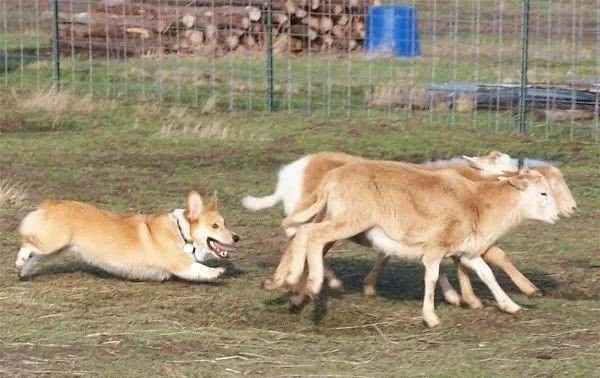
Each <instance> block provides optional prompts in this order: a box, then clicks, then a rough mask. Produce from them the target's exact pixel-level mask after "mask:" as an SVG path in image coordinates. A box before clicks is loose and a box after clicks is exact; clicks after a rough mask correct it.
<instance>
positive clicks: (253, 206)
mask: <svg viewBox="0 0 600 378" xmlns="http://www.w3.org/2000/svg"><path fill="white" fill-rule="evenodd" d="M281 199H282V198H281V196H280V195H279V194H278V193H277V192H275V193H273V194H271V195H269V196H265V197H253V196H246V197H244V198H243V199H242V206H244V207H245V208H246V209H248V210H251V211H258V210H262V209H266V208H269V207H273V206H275V205H277V204H278V203H279V202H280V201H281Z"/></svg>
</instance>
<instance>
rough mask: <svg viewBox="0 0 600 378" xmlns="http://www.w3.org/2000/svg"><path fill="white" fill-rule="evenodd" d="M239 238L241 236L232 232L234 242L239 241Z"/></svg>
mask: <svg viewBox="0 0 600 378" xmlns="http://www.w3.org/2000/svg"><path fill="white" fill-rule="evenodd" d="M240 239H241V238H240V237H239V235H236V234H233V242H234V243H237V242H239V241H240Z"/></svg>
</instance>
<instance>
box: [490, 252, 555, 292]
mask: <svg viewBox="0 0 600 378" xmlns="http://www.w3.org/2000/svg"><path fill="white" fill-rule="evenodd" d="M482 257H483V259H484V260H485V262H486V263H488V264H490V265H493V266H495V267H497V268H500V269H502V270H503V271H504V272H505V273H506V274H507V275H508V276H509V277H510V279H511V280H512V282H514V283H515V285H517V287H518V288H519V289H520V290H521V291H522V292H523V293H525V295H529V296H540V297H541V296H542V295H543V294H542V291H541V290H540V289H538V288H537V287H536V286H535V285H534V284H533V283H532V282H531V281H529V280H528V279H527V277H525V276H524V275H523V273H521V272H519V270H518V269H517V268H516V267H515V266H514V265H513V263H512V261H510V257H508V256H507V255H506V253H505V252H504V251H503V250H501V249H500V248H498V247H491V248H490V249H488V250H487V251H486V252H485V253H484V254H483V256H482Z"/></svg>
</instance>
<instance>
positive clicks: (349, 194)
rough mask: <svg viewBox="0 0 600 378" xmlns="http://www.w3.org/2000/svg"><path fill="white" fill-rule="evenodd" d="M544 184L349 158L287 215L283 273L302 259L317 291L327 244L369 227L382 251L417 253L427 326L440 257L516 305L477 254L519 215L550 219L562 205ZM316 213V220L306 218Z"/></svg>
mask: <svg viewBox="0 0 600 378" xmlns="http://www.w3.org/2000/svg"><path fill="white" fill-rule="evenodd" d="M549 192H550V187H549V184H548V182H547V181H546V179H545V178H544V177H543V176H542V175H541V174H540V173H538V172H535V171H526V170H523V171H521V172H519V174H518V175H515V176H513V177H510V178H506V179H505V180H503V182H497V181H493V182H490V181H481V182H474V181H470V180H468V179H466V178H465V177H463V176H461V175H460V174H459V173H457V172H456V171H455V170H451V169H446V170H440V171H425V170H423V169H419V168H415V167H414V166H411V165H408V164H403V163H395V162H384V161H360V162H355V163H349V164H346V165H343V166H341V167H338V168H336V169H334V170H332V171H330V172H329V173H328V174H327V175H326V176H325V178H324V179H323V181H322V182H321V184H320V185H319V188H318V189H317V191H316V192H315V193H314V194H313V195H312V196H311V197H313V204H312V205H311V206H310V207H308V208H307V209H306V210H304V211H300V212H298V213H295V214H293V215H292V216H290V217H288V218H286V219H285V220H284V222H283V225H284V227H286V228H289V227H292V226H293V227H296V226H297V233H296V235H295V238H294V239H293V240H292V242H291V249H292V255H291V264H290V269H289V273H288V272H284V274H283V276H285V273H288V274H287V277H286V279H285V281H286V283H287V284H288V285H289V286H296V285H297V284H298V282H299V280H300V276H301V274H302V272H303V269H304V262H305V260H306V261H307V262H308V268H309V273H308V278H307V283H306V286H307V288H308V290H309V291H310V292H311V293H312V294H317V293H318V292H320V290H321V287H322V283H323V278H324V271H323V254H322V251H323V249H324V247H325V246H326V245H327V244H329V243H332V242H335V241H337V240H342V239H347V238H350V237H352V236H354V235H357V234H361V233H364V232H366V231H369V230H370V231H369V234H370V235H371V237H370V242H371V243H372V244H373V245H374V246H376V247H378V248H379V249H381V250H383V251H384V252H385V253H386V254H388V255H396V256H400V257H403V258H416V259H418V258H420V259H421V260H422V262H423V264H424V265H425V269H426V273H425V299H424V304H423V316H424V320H425V322H426V323H427V324H428V325H429V326H430V327H433V326H436V325H438V324H439V319H438V317H437V315H436V314H435V312H434V307H433V293H434V289H435V285H436V283H437V281H438V276H439V265H440V262H441V260H442V259H443V258H444V257H453V258H455V259H458V260H460V262H461V263H462V264H463V265H465V266H466V267H468V268H470V269H472V270H474V271H475V272H476V273H477V274H478V276H479V277H480V278H481V279H482V281H484V283H486V285H487V286H488V287H489V288H490V289H491V290H492V293H493V294H494V296H495V298H496V301H497V302H498V304H499V307H500V309H501V310H503V311H505V312H508V313H515V312H517V311H519V309H520V307H519V306H518V305H517V304H516V303H514V302H513V301H512V300H511V299H510V298H509V297H508V296H507V295H506V293H504V291H503V290H502V289H501V288H500V286H499V285H498V283H497V282H496V280H495V278H494V275H493V273H492V272H491V270H490V268H489V266H488V265H487V264H486V263H485V262H484V260H483V259H482V258H481V255H482V254H483V252H485V251H486V250H487V249H488V248H489V247H490V246H491V245H492V244H493V243H494V242H495V241H496V240H497V239H498V238H499V237H500V236H502V235H503V234H504V233H506V232H507V231H508V230H509V229H510V228H512V227H514V226H515V225H517V224H518V223H519V222H521V221H522V220H524V219H537V220H541V221H544V222H547V223H551V224H552V223H554V222H555V221H556V220H557V219H558V213H559V211H558V208H557V206H556V203H555V201H554V198H553V197H552V196H551V195H549ZM316 216H318V218H319V219H320V220H321V221H320V222H313V223H305V222H308V221H310V220H312V219H313V218H314V217H316ZM304 223H305V224H304ZM298 225H300V226H298ZM277 284H279V282H277Z"/></svg>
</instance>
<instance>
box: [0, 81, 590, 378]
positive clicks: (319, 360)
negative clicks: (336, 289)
mask: <svg viewBox="0 0 600 378" xmlns="http://www.w3.org/2000/svg"><path fill="white" fill-rule="evenodd" d="M446 121H447V120H446V119H443V118H434V119H433V121H432V120H431V119H430V117H429V116H428V115H427V114H413V117H412V118H408V119H407V118H406V117H403V118H402V119H395V118H391V119H385V120H379V119H370V120H364V119H361V120H353V119H342V120H334V119H322V118H318V117H312V118H311V117H303V116H299V115H288V114H277V115H264V114H256V113H231V114H227V115H222V114H221V115H214V114H213V115H203V114H201V112H200V111H199V110H196V109H186V108H182V107H179V108H169V107H162V108H160V107H158V106H155V105H152V104H146V105H139V104H135V103H126V102H116V101H110V100H102V99H98V98H90V97H85V96H79V97H75V96H68V95H56V94H52V95H45V94H43V93H39V92H38V93H31V92H18V91H14V92H13V93H7V92H4V93H2V94H1V95H0V152H1V153H0V190H2V189H1V188H3V186H2V185H6V183H10V184H11V185H12V187H13V188H14V191H13V192H12V195H11V196H10V197H11V200H9V201H6V202H5V203H4V204H3V205H2V206H1V208H0V250H1V253H0V263H1V264H0V324H1V327H0V374H1V375H2V376H23V377H30V376H57V377H58V376H107V377H134V376H145V377H153V376H172V377H183V376H197V377H222V376H236V375H244V374H245V375H249V376H258V375H261V376H268V377H275V376H288V377H291V376H322V377H342V376H353V377H359V376H360V377H398V376H407V377H412V376H427V377H454V376H458V375H460V376H463V377H492V376H494V377H523V376H530V377H558V376H563V377H567V376H568V377H594V376H595V377H598V376H600V373H599V372H600V237H599V234H598V229H599V226H600V179H599V175H598V172H599V169H600V151H599V149H598V145H597V144H590V143H586V142H567V141H564V140H562V139H560V138H559V137H554V136H552V135H550V136H549V137H548V138H547V140H544V141H542V140H540V139H539V138H531V137H519V136H515V135H514V134H513V133H510V132H504V131H503V129H500V130H499V131H498V132H497V133H489V132H485V131H484V130H479V129H472V128H470V127H462V126H460V123H461V119H460V118H459V119H457V124H456V126H455V127H453V128H448V127H445V122H446ZM492 149H498V150H501V151H505V152H507V153H509V154H511V155H513V156H521V157H537V158H543V159H550V160H557V161H560V162H562V166H561V168H562V170H563V172H564V174H565V176H566V179H567V182H568V183H569V184H570V186H571V188H572V191H573V194H574V196H575V198H576V200H577V202H578V204H579V207H580V209H581V212H580V214H579V215H578V216H576V217H574V218H572V219H569V220H563V221H561V222H560V223H559V224H557V225H554V226H547V225H541V224H527V225H524V226H523V227H521V228H519V229H518V230H515V231H513V232H512V233H511V234H510V235H508V236H507V237H505V238H503V239H502V240H501V242H500V245H501V246H502V247H503V248H505V249H506V250H508V251H510V252H511V255H512V256H513V258H514V260H515V263H516V265H517V266H518V267H519V268H520V269H522V270H523V272H524V273H525V274H526V275H527V276H528V277H529V278H531V279H532V281H533V282H534V283H535V284H536V285H538V286H539V287H541V288H543V290H544V292H545V297H543V298H526V297H525V296H523V295H521V294H520V293H518V292H517V289H516V288H515V287H514V286H513V285H512V284H511V283H510V282H509V280H508V279H507V278H506V276H504V275H503V274H501V273H498V274H497V276H498V278H499V281H500V284H501V285H502V286H503V287H504V288H506V289H507V290H508V292H509V294H510V295H511V296H512V297H513V298H514V299H515V300H516V301H517V302H518V303H519V304H521V305H523V306H524V307H525V310H524V311H523V312H521V313H519V314H518V315H516V316H510V315H507V314H504V313H501V312H499V310H498V309H497V308H496V307H495V306H494V302H493V299H492V298H491V295H490V293H489V291H488V290H487V289H486V288H485V287H483V286H482V285H481V283H479V282H478V281H477V283H476V290H477V292H478V293H479V294H480V295H481V297H482V298H483V301H484V303H485V305H486V306H485V308H484V309H482V310H478V311H473V310H469V309H466V308H455V307H452V306H450V305H446V304H444V303H443V302H442V301H441V298H440V297H439V296H438V298H437V299H436V302H437V304H438V306H437V311H438V314H439V316H440V318H441V320H442V323H443V324H442V326H441V327H439V328H436V329H433V330H429V329H427V328H426V327H425V326H424V325H423V324H422V319H421V318H420V306H421V299H422V292H423V287H422V282H421V281H422V269H421V266H420V264H418V263H406V262H393V263H391V264H390V265H389V266H388V267H387V268H386V271H385V273H384V275H383V280H382V283H381V285H380V294H379V296H378V297H377V298H375V299H366V298H364V297H363V296H362V295H361V289H362V284H361V282H362V279H363V278H364V276H365V275H366V273H367V272H368V270H369V269H370V267H371V264H372V262H373V258H374V254H373V253H372V251H369V250H367V249H364V248H362V247H357V246H354V245H352V244H350V243H344V244H340V245H339V246H338V247H336V248H335V250H334V251H333V253H331V256H330V257H329V256H328V260H329V263H330V265H331V266H332V267H333V268H334V269H335V270H336V272H337V273H338V274H339V276H340V277H341V278H342V280H343V281H344V283H345V290H344V291H343V292H340V293H329V294H328V295H327V297H326V298H324V299H322V300H320V301H319V303H317V305H313V304H310V305H308V306H307V307H306V308H305V309H304V310H303V311H302V312H301V313H299V314H293V313H290V312H289V310H288V305H287V300H288V295H286V294H285V293H284V292H273V293H271V292H265V291H262V290H261V289H259V288H258V285H259V283H260V282H261V281H262V280H263V279H264V278H265V277H266V276H267V275H268V274H270V273H271V272H272V271H273V269H274V266H275V264H276V263H277V261H278V256H279V252H280V250H281V248H282V246H283V245H284V238H283V236H282V232H281V231H280V229H279V221H280V219H281V216H282V211H281V209H279V208H276V209H273V210H272V211H264V212H259V213H249V212H247V211H245V210H244V209H242V208H241V206H240V204H239V201H240V199H241V198H242V196H243V195H246V194H267V193H270V190H271V189H272V188H273V185H274V182H275V172H276V170H277V168H278V167H279V166H280V165H281V164H283V163H286V162H289V161H291V160H292V159H294V158H297V157H299V156H301V155H303V154H305V153H309V152H315V151H320V150H337V151H345V152H349V153H355V154H360V155H363V156H367V157H371V158H385V159H393V160H407V161H420V160H424V159H433V158H447V157H451V156H455V155H459V154H481V153H486V152H488V151H490V150H492ZM190 188H198V189H201V190H204V191H206V192H211V191H212V190H218V191H219V197H220V203H221V206H222V209H221V210H222V213H223V214H224V216H225V218H226V219H227V221H228V223H229V224H230V225H231V227H232V229H233V230H235V231H236V232H237V233H239V234H240V235H242V237H243V241H242V245H241V248H240V251H239V253H237V254H236V255H235V256H233V257H232V258H231V259H230V261H228V262H227V264H226V266H227V268H228V273H227V275H226V277H224V278H223V279H222V280H220V281H219V282H218V283H216V284H211V285H205V284H191V283H187V282H182V281H169V282H164V283H147V282H128V281H125V280H122V279H119V278H117V277H112V276H109V275H107V274H104V273H102V272H99V271H97V270H95V269H93V268H90V267H87V266H85V265H84V264H82V263H81V262H80V261H77V259H76V258H75V257H74V256H69V255H61V256H58V257H56V258H55V259H53V260H52V261H49V262H48V263H45V264H43V265H41V266H40V267H39V270H38V272H39V275H37V276H36V277H34V278H33V279H32V280H30V281H19V280H18V279H17V275H16V270H15V268H14V260H15V257H16V252H17V249H18V239H17V236H16V232H15V230H16V227H17V224H18V221H19V219H20V218H21V217H22V216H23V214H24V212H25V211H26V210H28V209H32V208H33V207H34V206H35V204H36V203H37V202H38V201H40V200H41V199H43V198H47V197H53V198H64V199H66V198H69V199H77V200H81V201H89V202H92V203H94V204H96V205H98V206H101V207H104V208H107V209H110V210H114V211H122V212H129V211H131V212H137V211H147V212H150V211H166V210H168V209H170V208H173V207H177V206H182V205H183V203H184V202H183V201H184V195H185V193H186V191H187V190H189V189H190ZM21 194H25V198H21ZM0 201H2V197H1V196H0ZM215 263H216V264H219V262H215ZM448 270H449V271H450V274H451V279H452V280H453V281H456V277H455V274H454V269H453V268H452V267H449V269H448Z"/></svg>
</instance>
